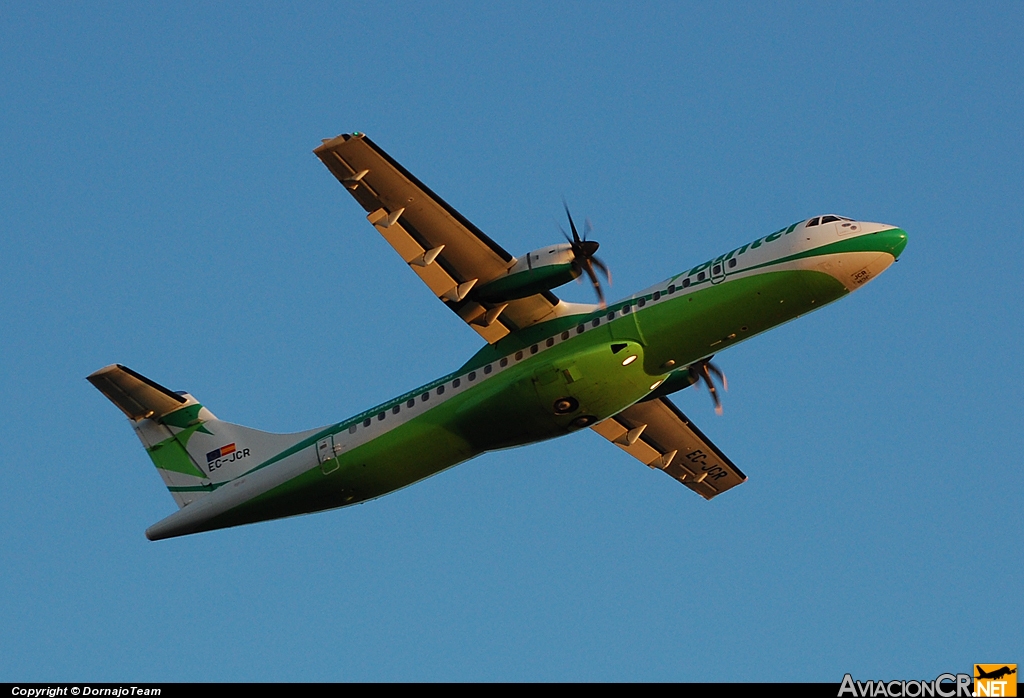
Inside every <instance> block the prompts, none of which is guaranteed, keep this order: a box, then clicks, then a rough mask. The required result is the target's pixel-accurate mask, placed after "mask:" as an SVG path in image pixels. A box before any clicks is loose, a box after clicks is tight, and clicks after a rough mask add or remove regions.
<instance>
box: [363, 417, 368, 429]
mask: <svg viewBox="0 0 1024 698" xmlns="http://www.w3.org/2000/svg"><path fill="white" fill-rule="evenodd" d="M363 426H364V427H368V426H370V418H369V417H367V418H366V419H364V420H363Z"/></svg>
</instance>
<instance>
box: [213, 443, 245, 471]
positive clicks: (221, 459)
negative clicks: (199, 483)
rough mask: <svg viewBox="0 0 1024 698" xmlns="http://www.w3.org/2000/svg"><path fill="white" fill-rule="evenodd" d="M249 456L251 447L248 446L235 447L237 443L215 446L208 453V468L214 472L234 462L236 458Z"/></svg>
mask: <svg viewBox="0 0 1024 698" xmlns="http://www.w3.org/2000/svg"><path fill="white" fill-rule="evenodd" d="M248 456H249V449H247V448H242V449H239V448H235V444H228V445H227V446H221V447H220V448H215V449H213V450H212V451H210V452H209V453H207V454H206V469H207V470H209V471H210V472H211V473H212V472H213V471H214V470H216V469H217V468H219V467H221V466H223V465H227V464H228V463H234V462H235V461H236V460H241V459H243V458H246V457H248Z"/></svg>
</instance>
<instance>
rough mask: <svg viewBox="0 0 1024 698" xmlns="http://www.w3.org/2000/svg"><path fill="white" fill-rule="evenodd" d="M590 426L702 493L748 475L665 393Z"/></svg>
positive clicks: (715, 491) (738, 481)
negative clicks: (665, 395) (666, 396)
mask: <svg viewBox="0 0 1024 698" xmlns="http://www.w3.org/2000/svg"><path fill="white" fill-rule="evenodd" d="M591 429H593V430H594V431H596V432H597V433H598V434H600V435H601V436H603V437H604V438H606V439H608V440H609V441H611V442H612V443H614V444H615V445H617V446H618V447H619V448H621V449H622V450H623V451H625V452H626V453H628V454H629V455H631V456H633V457H634V458H636V459H637V460H639V461H640V462H641V463H643V464H645V465H648V466H650V467H652V468H657V469H658V470H664V471H665V472H666V473H668V474H669V475H671V476H672V477H674V478H675V479H676V480H679V482H681V483H683V484H684V485H686V486H687V487H689V488H690V489H691V490H693V491H694V492H696V493H697V494H699V495H700V496H701V497H703V498H704V499H711V498H712V497H714V496H716V495H719V494H721V493H722V492H725V491H726V490H728V489H731V488H733V487H735V486H736V485H739V484H741V483H743V482H746V480H747V476H746V475H744V474H743V473H742V472H740V469H739V468H737V467H736V466H735V465H733V463H732V461H730V460H729V459H728V458H726V456H725V454H724V453H722V452H721V451H719V450H718V447H717V446H715V445H714V444H713V443H711V441H709V440H708V438H707V437H706V436H704V434H702V433H701V432H700V430H699V429H698V428H697V427H695V426H694V425H693V422H691V421H690V420H689V419H687V418H686V415H685V414H683V413H682V412H680V411H679V408H678V407H676V406H675V405H674V404H672V401H671V400H669V399H668V398H665V397H662V398H658V399H656V400H648V401H646V402H638V403H636V404H635V405H633V406H632V407H627V408H626V409H625V410H623V411H622V412H619V413H618V414H617V415H615V416H614V417H611V418H609V419H606V420H604V421H603V422H599V423H598V424H595V425H594V426H592V427H591Z"/></svg>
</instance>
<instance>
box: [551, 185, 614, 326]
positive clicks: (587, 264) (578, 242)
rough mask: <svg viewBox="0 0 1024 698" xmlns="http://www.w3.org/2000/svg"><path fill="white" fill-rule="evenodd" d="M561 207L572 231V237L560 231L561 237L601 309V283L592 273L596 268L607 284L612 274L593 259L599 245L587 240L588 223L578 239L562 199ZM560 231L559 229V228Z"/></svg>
mask: <svg viewBox="0 0 1024 698" xmlns="http://www.w3.org/2000/svg"><path fill="white" fill-rule="evenodd" d="M562 205H563V206H565V215H566V216H568V218H569V228H570V229H572V237H571V238H570V237H569V236H568V235H566V233H565V231H564V230H562V235H565V239H566V240H567V241H568V242H569V244H570V245H571V246H572V254H573V262H572V263H573V267H574V268H575V269H576V270H577V271H579V272H580V273H582V272H586V273H587V276H588V277H589V278H590V283H592V284H593V285H594V291H595V292H596V293H597V299H598V301H600V303H601V307H602V308H603V307H605V301H604V290H603V289H602V288H601V281H600V280H599V279H598V278H597V273H596V272H595V271H594V267H597V268H598V269H599V270H600V271H601V273H602V274H604V278H606V279H607V280H608V283H609V284H611V282H612V274H611V272H610V271H609V270H608V267H607V266H606V265H605V263H604V262H602V261H601V260H600V259H598V258H597V257H595V256H594V255H595V253H596V252H597V248H598V247H600V246H601V245H600V243H598V242H597V241H596V240H587V235H588V234H589V233H590V221H589V220H587V221H586V224H585V227H584V229H583V237H582V238H580V234H579V233H578V232H577V231H576V224H575V223H574V222H573V220H572V214H571V213H569V204H567V203H566V202H565V199H562ZM559 230H561V227H559Z"/></svg>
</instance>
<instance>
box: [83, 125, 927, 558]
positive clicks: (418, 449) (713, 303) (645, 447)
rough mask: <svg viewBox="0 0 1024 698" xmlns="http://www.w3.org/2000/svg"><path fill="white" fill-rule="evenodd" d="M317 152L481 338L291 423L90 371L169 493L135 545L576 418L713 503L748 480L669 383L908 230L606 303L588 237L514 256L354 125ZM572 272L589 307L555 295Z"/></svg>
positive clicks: (407, 477)
mask: <svg viewBox="0 0 1024 698" xmlns="http://www.w3.org/2000/svg"><path fill="white" fill-rule="evenodd" d="M314 152H315V153H316V155H317V156H318V157H319V158H320V159H321V160H322V161H323V163H324V164H325V165H326V166H327V168H328V169H329V170H330V171H331V172H332V173H333V174H334V176H335V177H337V178H338V180H340V182H341V183H342V184H343V185H344V186H345V188H346V189H347V190H348V191H349V193H351V194H352V196H353V197H354V198H355V200H356V201H357V202H358V203H359V205H360V206H362V207H363V208H364V209H365V210H366V211H367V212H368V213H369V215H368V216H367V219H368V220H369V221H370V223H371V224H372V225H373V226H374V228H376V229H377V231H378V232H379V233H380V234H381V235H382V236H383V237H384V239H385V240H387V241H388V242H389V243H390V244H391V246H392V247H394V248H395V251H396V252H398V254H399V255H400V256H401V258H402V259H403V260H404V261H405V263H406V264H407V265H408V266H409V268H411V269H412V270H413V271H414V272H415V273H416V274H417V275H419V277H420V278H421V279H422V280H423V282H424V283H425V284H426V285H427V287H428V288H429V289H430V290H431V291H432V292H433V294H434V295H435V296H436V297H437V298H439V299H440V300H441V301H442V302H443V303H444V304H445V305H447V306H448V307H449V308H450V309H451V310H452V311H454V312H455V313H456V314H457V315H458V316H459V317H460V318H462V320H464V321H465V322H466V323H467V324H468V325H469V327H471V328H472V329H473V330H475V331H476V332H477V333H479V334H480V336H481V337H483V338H484V339H485V340H486V341H487V345H486V346H484V347H483V348H482V349H480V351H478V352H477V353H476V354H475V355H474V356H473V357H472V358H471V359H469V361H467V362H466V363H465V364H464V365H463V366H462V367H460V368H459V369H457V370H456V371H454V372H452V373H450V374H448V375H446V376H442V377H441V378H438V379H437V380H435V381H433V382H431V383H428V384H427V385H424V386H421V387H419V388H416V389H415V390H411V391H409V392H407V393H405V394H404V395H400V396H398V397H396V398H394V399H392V400H389V401H388V402H385V403H383V404H381V405H377V406H376V407H373V408H372V409H369V410H366V411H365V412H362V413H360V414H357V415H355V416H353V417H350V418H349V419H346V420H344V421H341V422H337V423H335V424H331V425H329V426H325V427H321V428H319V429H311V430H309V431H304V432H301V433H297V434H272V433H267V432H263V431H257V430H255V429H249V428H247V427H243V426H239V425H237V424H232V423H230V422H224V421H221V420H219V419H217V418H216V417H214V415H213V413H212V412H210V410H208V409H207V408H206V407H204V406H203V405H202V404H200V403H199V402H198V401H197V400H196V399H195V398H193V397H192V396H191V395H189V394H188V393H179V392H174V391H171V390H168V389H167V388H165V387H163V386H161V385H159V384H157V383H155V382H153V381H151V380H149V379H148V378H145V377H144V376H142V375H140V374H138V373H136V372H135V371H132V370H131V369H129V368H126V367H124V366H121V365H119V364H115V365H112V366H107V367H106V368H103V369H100V370H99V371H97V372H95V373H93V374H92V375H91V376H89V381H90V382H92V384H93V385H94V386H96V388H98V389H99V390H100V391H101V392H102V393H103V394H104V395H106V396H107V397H108V398H109V399H110V400H111V401H112V402H113V403H114V404H115V405H117V407H119V408H120V409H121V410H122V411H123V412H124V413H125V414H126V415H127V416H128V419H129V420H130V422H131V424H132V427H133V428H134V429H135V433H136V434H137V435H138V437H139V439H140V440H141V441H142V443H143V445H144V446H145V447H146V451H147V452H148V453H149V456H150V458H151V459H152V460H153V463H154V465H156V468H157V471H158V472H159V473H160V475H161V477H163V480H164V483H165V484H166V485H167V489H168V490H170V492H171V496H172V497H174V500H175V502H177V504H178V507H179V510H178V511H177V512H175V513H174V514H172V515H170V516H168V517H167V518H165V519H163V520H162V521H160V522H158V523H156V524H154V525H153V526H151V527H150V528H149V529H148V530H147V531H146V536H147V537H148V538H149V539H151V540H158V539H162V538H170V537H173V536H181V535H185V534H189V533H197V532H200V531H209V530H212V529H218V528H225V527H228V526H237V525H240V524H247V523H253V522H256V521H265V520H268V519H275V518H280V517H285V516H293V515H296V514H305V513H310V512H315V511H322V510H324V509H332V508H336V507H343V506H347V505H350V504H358V503H360V502H365V501H366V500H368V499H373V498H375V497H380V496H381V495H384V494H387V493H389V492H393V491H395V490H397V489H399V488H401V487H405V486H406V485H411V484H412V483H414V482H417V481H419V480H422V479H424V478H426V477H429V476H431V475H434V474H435V473H438V472H440V471H442V470H444V469H446V468H450V467H452V466H453V465H456V464H458V463H461V462H463V461H466V460H468V459H470V458H473V457H475V456H478V455H480V454H481V453H484V452H486V451H492V450H495V449H500V448H509V447H512V446H522V445H525V444H530V443H533V442H536V441H542V440H544V439H550V438H554V437H556V436H562V435H564V434H569V433H572V432H573V431H576V430H579V429H584V428H587V427H589V428H591V429H593V430H594V431H596V432H597V433H598V434H600V435H601V436H602V437H604V438H605V439H607V440H608V441H610V442H612V443H614V444H615V445H617V446H618V447H619V448H621V449H622V450H624V451H625V452H626V453H628V454H629V455H631V456H633V457H634V458H636V459H638V460H639V461H640V462H641V463H643V464H645V465H648V466H650V467H651V468H654V469H657V470H662V471H664V472H665V473H667V474H668V475H669V476H671V477H672V478H674V479H675V480H677V481H679V482H681V483H682V484H683V485H685V486H687V487H689V488H690V489H691V490H693V491H694V492H696V493H697V494H699V495H701V496H702V497H704V498H705V499H711V498H712V497H714V496H716V495H718V494H720V493H722V492H724V491H726V490H728V489H730V488H732V487H735V486H736V485H738V484H740V483H742V482H744V481H745V480H746V476H745V475H744V474H743V473H742V472H740V470H739V468H737V467H736V466H735V465H733V463H732V462H731V461H730V460H729V459H728V458H727V457H726V456H725V455H724V454H723V453H722V452H721V451H720V450H719V449H718V448H717V447H716V446H715V445H714V444H712V443H711V442H710V441H709V440H708V439H707V437H705V436H704V435H703V434H702V433H701V432H700V431H699V430H698V429H697V428H696V427H695V426H694V425H693V424H692V423H691V422H690V420H689V419H687V418H686V416H684V415H683V413H682V412H680V411H679V409H677V408H676V407H675V405H673V404H672V402H671V401H670V400H669V399H668V397H667V395H669V394H670V393H673V392H675V391H677V390H681V389H683V388H686V387H688V386H690V385H693V384H694V383H696V382H697V381H699V380H703V381H704V382H705V383H706V384H707V386H708V388H709V389H710V390H711V394H712V397H713V398H714V400H715V405H716V409H717V410H718V411H720V405H719V401H718V394H717V391H716V389H715V384H714V382H713V379H712V378H713V376H714V377H718V378H720V379H721V380H722V381H723V382H724V376H722V375H721V372H720V371H718V369H717V368H715V367H714V365H713V364H711V363H710V361H709V359H710V358H711V355H712V354H715V353H717V352H720V351H722V350H723V349H726V348H727V347H730V346H732V345H734V344H736V343H738V342H742V341H744V340H746V339H749V338H750V337H753V336H754V335H757V334H759V333H761V332H764V331H765V330H768V329H771V328H772V327H775V326H777V325H780V324H782V323H784V322H787V321H789V320H792V319H794V318H796V317H798V316H800V315H803V314H804V313H808V312H810V311H812V310H815V309H817V308H820V307H821V306H823V305H826V304H828V303H831V302H832V301H835V300H837V299H839V298H842V297H843V296H845V295H846V294H848V293H850V292H851V291H854V290H856V289H858V288H860V287H861V286H863V285H864V284H865V283H867V282H868V281H870V280H871V279H873V278H875V277H876V276H878V275H879V274H880V273H881V272H883V271H884V270H885V269H886V268H888V267H889V265H890V264H892V263H893V262H894V261H895V260H896V259H897V258H898V257H899V255H900V253H901V252H902V251H903V249H904V247H905V246H906V244H907V235H906V233H905V232H904V231H903V230H901V229H900V228H897V227H895V226H892V225H885V224H880V223H867V222H863V221H855V220H851V219H849V218H843V217H841V216H835V215H825V216H815V217H814V218H811V219H809V220H805V221H801V222H799V223H794V224H793V225H788V226H785V227H783V228H780V229H779V230H776V231H775V232H773V233H771V234H769V235H765V236H763V237H760V238H758V239H756V240H754V241H753V242H749V243H747V244H745V245H741V246H739V247H736V248H735V249H732V250H729V251H728V252H726V253H724V254H721V255H719V256H718V257H715V258H714V259H710V260H708V261H705V262H702V263H700V264H697V265H696V266H693V267H692V268H689V269H687V270H685V271H683V272H681V273H679V274H677V275H676V276H673V277H671V278H669V279H666V280H664V281H661V282H659V283H657V284H655V285H654V286H651V287H650V288H648V289H646V290H643V291H640V292H639V293H636V294H634V295H632V296H629V297H628V298H624V299H622V300H619V301H617V302H614V303H611V304H609V305H605V303H604V297H603V294H602V292H601V287H600V284H599V283H598V277H597V274H596V273H595V271H594V269H595V267H596V268H597V269H598V270H600V271H603V272H605V274H606V275H607V270H606V268H605V267H604V265H603V264H601V263H600V261H598V260H597V259H596V258H595V257H594V253H595V252H596V250H597V243H596V242H593V241H589V240H587V239H586V234H584V236H583V237H582V238H581V237H580V236H579V234H578V232H577V230H576V226H575V225H574V224H573V221H572V217H571V216H569V224H570V228H571V230H572V237H571V238H569V237H568V236H566V238H567V242H566V243H564V244H559V245H554V246H551V247H546V248H543V249H539V250H535V251H533V252H530V253H528V254H526V255H524V256H522V257H519V258H516V257H513V256H512V255H510V254H509V253H508V252H506V251H505V250H504V249H503V248H502V247H501V246H499V245H498V244H497V243H495V242H494V241H493V240H491V239H490V238H489V237H488V236H487V235H485V234H484V233H483V232H482V231H481V230H480V229H478V228H477V227H476V226H475V225H473V224H472V223H470V222H469V221H468V220H467V219H466V218H465V217H463V216H462V215H461V214H460V213H458V212H457V211H456V210H455V209H453V208H452V207H451V206H449V205H448V204H447V203H446V202H444V201H443V200H442V199H441V198H440V197H438V196H437V195H436V194H434V192H432V191H431V190H430V189H428V188H427V187H426V186H424V185H423V184H422V183H421V182H420V181H419V180H418V179H416V178H415V177H414V176H413V175H412V174H410V173H409V172H408V171H406V170H405V168H403V167H402V166H401V165H399V164H398V163H397V162H395V161H394V160H393V159H392V158H391V157H390V156H388V154H387V153H385V152H384V151H383V150H381V149H380V148H379V147H378V146H377V145H376V144H374V143H373V142H372V141H371V140H370V139H369V138H367V137H366V136H365V135H363V134H359V133H355V134H351V135H349V134H344V135H341V136H338V137H336V138H332V139H329V140H325V141H324V142H323V144H322V145H321V146H320V147H318V148H317V149H316V150H315V151H314ZM566 212H567V213H568V209H566ZM583 273H586V274H587V276H588V277H589V278H590V280H591V281H592V282H593V284H594V286H595V288H596V290H597V291H598V295H599V298H600V299H601V301H602V302H601V303H600V304H598V305H581V304H574V303H567V302H565V301H561V300H559V299H558V298H557V297H555V295H554V294H552V292H551V289H553V288H556V287H558V286H561V285H562V284H564V283H567V282H569V281H571V280H573V279H575V278H577V277H579V276H581V275H582V274H583Z"/></svg>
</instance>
